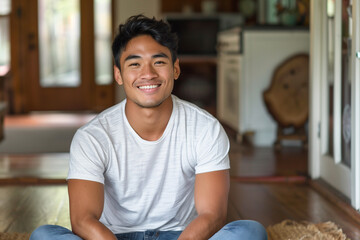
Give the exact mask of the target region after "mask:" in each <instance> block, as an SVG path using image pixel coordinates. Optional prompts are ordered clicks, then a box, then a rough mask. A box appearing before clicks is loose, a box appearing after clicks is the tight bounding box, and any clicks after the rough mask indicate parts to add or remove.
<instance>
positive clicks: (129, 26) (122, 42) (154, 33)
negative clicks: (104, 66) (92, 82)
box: [112, 14, 178, 69]
mask: <svg viewBox="0 0 360 240" xmlns="http://www.w3.org/2000/svg"><path fill="white" fill-rule="evenodd" d="M140 35H149V36H151V37H152V38H153V39H154V40H155V41H156V42H158V43H159V44H160V45H162V46H165V47H167V48H168V49H169V50H170V53H171V58H172V61H173V63H174V62H175V61H176V59H177V49H178V37H177V35H176V33H172V32H171V27H170V25H169V24H168V23H167V22H165V21H163V20H156V19H155V18H154V17H153V18H148V17H145V16H144V15H142V14H140V15H136V16H132V17H130V18H129V19H128V20H127V21H126V22H125V24H120V25H119V29H118V33H117V35H116V36H115V38H114V41H113V44H112V52H113V56H114V61H115V65H116V66H117V67H118V68H119V69H120V56H121V53H122V51H123V50H124V49H125V47H126V45H127V44H128V42H129V41H130V40H131V39H133V38H134V37H137V36H140Z"/></svg>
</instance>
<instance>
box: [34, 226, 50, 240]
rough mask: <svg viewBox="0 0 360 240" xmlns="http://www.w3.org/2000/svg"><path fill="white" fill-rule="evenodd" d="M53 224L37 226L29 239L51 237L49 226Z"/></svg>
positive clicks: (37, 239) (36, 239)
mask: <svg viewBox="0 0 360 240" xmlns="http://www.w3.org/2000/svg"><path fill="white" fill-rule="evenodd" d="M50 227H51V225H43V226H40V227H38V228H36V229H35V230H34V231H33V232H32V233H31V236H30V239H29V240H41V239H46V238H48V237H49V228H50Z"/></svg>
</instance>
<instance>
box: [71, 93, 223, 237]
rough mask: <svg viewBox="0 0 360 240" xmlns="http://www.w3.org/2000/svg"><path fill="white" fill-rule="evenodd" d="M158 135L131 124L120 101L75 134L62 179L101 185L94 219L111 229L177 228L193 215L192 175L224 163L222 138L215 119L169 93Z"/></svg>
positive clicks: (220, 129)
mask: <svg viewBox="0 0 360 240" xmlns="http://www.w3.org/2000/svg"><path fill="white" fill-rule="evenodd" d="M172 100H173V111H172V114H171V117H170V120H169V122H168V125H167V127H166V129H165V131H164V133H163V135H162V136H161V138H160V139H158V140H156V141H146V140H144V139H142V138H141V137H140V136H139V135H138V134H137V133H136V132H135V131H134V129H133V128H132V127H131V126H130V124H129V122H128V120H127V118H126V115H125V103H126V100H124V101H122V102H121V103H119V104H117V105H115V106H113V107H111V108H109V109H107V110H105V111H104V112H102V113H100V114H99V115H98V116H97V117H96V118H94V119H93V120H92V121H91V122H89V123H88V124H86V125H85V126H83V127H81V128H80V129H79V130H78V131H77V132H76V134H75V136H74V138H73V141H72V144H71V150H70V169H69V174H68V179H83V180H90V181H95V182H100V183H102V184H104V192H105V193H104V194H105V195H104V201H105V202H104V209H103V212H102V215H101V218H100V221H101V222H102V223H103V224H104V225H105V226H106V227H108V228H109V229H110V230H111V231H112V232H113V233H115V234H117V233H126V232H136V231H146V230H151V229H157V230H161V231H180V230H183V229H184V228H185V227H186V226H187V225H188V224H189V223H190V222H191V221H192V220H193V219H194V218H195V217H196V216H197V213H196V210H195V205H194V182H195V174H198V173H204V172H210V171H217V170H224V169H229V167H230V165H229V157H228V151H229V140H228V138H227V135H226V133H225V131H224V129H223V128H222V126H221V125H220V123H219V122H218V121H217V120H216V119H215V118H214V117H213V116H212V115H210V114H209V113H207V112H205V111H204V110H202V109H200V108H198V107H197V106H195V105H193V104H191V103H188V102H186V101H183V100H180V99H179V98H177V97H175V96H172Z"/></svg>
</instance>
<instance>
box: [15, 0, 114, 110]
mask: <svg viewBox="0 0 360 240" xmlns="http://www.w3.org/2000/svg"><path fill="white" fill-rule="evenodd" d="M11 6H12V14H11V72H12V92H13V94H12V104H11V106H10V108H11V110H12V112H13V113H27V112H32V111H101V110H103V109H105V108H107V107H109V106H111V105H113V104H114V101H115V100H114V98H115V96H114V95H115V93H114V83H113V75H112V65H113V64H112V57H111V41H112V29H113V28H112V22H113V20H112V19H113V18H112V9H113V2H112V0H107V1H100V0H93V1H86V0H62V1H55V0H32V1H27V0H17V1H12V3H11Z"/></svg>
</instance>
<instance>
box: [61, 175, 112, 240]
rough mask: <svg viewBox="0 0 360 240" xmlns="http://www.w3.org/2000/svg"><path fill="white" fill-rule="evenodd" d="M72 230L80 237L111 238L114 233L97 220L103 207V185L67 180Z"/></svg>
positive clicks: (100, 239)
mask: <svg viewBox="0 0 360 240" xmlns="http://www.w3.org/2000/svg"><path fill="white" fill-rule="evenodd" d="M68 191H69V199H70V219H71V227H72V231H73V232H74V233H75V234H76V235H78V236H79V237H81V238H82V239H86V240H87V239H99V240H102V239H108V240H110V239H113V240H116V237H115V235H114V234H113V233H112V232H111V231H110V230H109V229H108V228H107V227H105V226H104V225H103V224H102V223H101V222H99V219H100V216H101V213H102V211H103V207H104V185H103V184H101V183H98V182H93V181H86V180H77V179H70V180H69V181H68Z"/></svg>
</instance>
